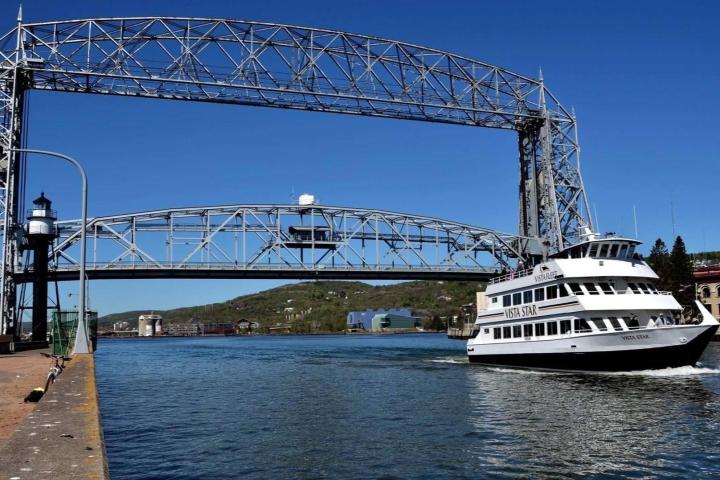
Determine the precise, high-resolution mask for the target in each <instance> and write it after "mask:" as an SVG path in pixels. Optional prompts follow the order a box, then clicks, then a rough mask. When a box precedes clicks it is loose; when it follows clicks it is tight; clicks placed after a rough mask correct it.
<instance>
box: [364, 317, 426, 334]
mask: <svg viewBox="0 0 720 480" xmlns="http://www.w3.org/2000/svg"><path fill="white" fill-rule="evenodd" d="M419 324H420V323H419V319H417V318H415V317H411V316H404V315H397V314H394V313H379V314H377V315H375V316H374V317H373V318H372V331H373V332H383V331H385V330H402V329H414V328H415V327H417V326H419Z"/></svg>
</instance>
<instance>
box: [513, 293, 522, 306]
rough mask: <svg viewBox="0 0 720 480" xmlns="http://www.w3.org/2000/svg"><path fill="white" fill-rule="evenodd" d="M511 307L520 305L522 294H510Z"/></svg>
mask: <svg viewBox="0 0 720 480" xmlns="http://www.w3.org/2000/svg"><path fill="white" fill-rule="evenodd" d="M512 298H513V305H520V304H521V303H522V293H520V292H515V293H513V294H512Z"/></svg>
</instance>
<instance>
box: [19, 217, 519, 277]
mask: <svg viewBox="0 0 720 480" xmlns="http://www.w3.org/2000/svg"><path fill="white" fill-rule="evenodd" d="M58 227H59V228H58V230H59V233H60V237H59V239H58V240H57V242H56V244H55V245H54V247H53V249H52V252H51V255H50V256H51V259H52V260H51V265H50V275H51V277H55V278H56V279H58V280H75V279H77V275H78V271H79V255H78V251H79V242H80V230H81V229H82V222H81V221H77V220H71V221H63V222H59V224H58ZM87 233H88V248H89V253H88V265H87V270H86V272H87V275H88V278H90V279H93V278H94V279H118V278H159V277H161V278H169V277H170V278H208V277H209V278H278V277H284V278H401V279H440V278H442V279H455V280H468V279H474V280H478V279H483V278H485V279H487V278H489V277H490V276H492V275H495V274H497V273H498V272H499V271H500V269H502V268H505V267H509V266H510V262H512V261H513V259H516V258H518V257H519V256H521V252H522V251H523V249H524V248H526V244H527V242H532V240H531V239H522V238H520V237H518V236H516V235H507V234H500V233H498V232H495V231H493V230H488V229H483V228H478V227H473V226H470V225H464V224H460V223H457V222H450V221H446V220H440V219H436V218H429V217H422V216H416V215H406V214H401V213H396V212H386V211H381V210H368V209H359V208H341V207H329V206H318V205H311V206H299V205H227V206H217V207H199V208H178V209H170V210H157V211H152V212H142V213H133V214H128V215H118V216H109V217H99V218H93V219H91V220H89V221H88V223H87ZM25 266H26V267H29V266H30V265H29V264H27V263H26V264H25ZM29 276H30V272H28V271H27V270H20V269H18V270H16V272H15V277H16V281H18V282H22V281H25V280H27V279H29Z"/></svg>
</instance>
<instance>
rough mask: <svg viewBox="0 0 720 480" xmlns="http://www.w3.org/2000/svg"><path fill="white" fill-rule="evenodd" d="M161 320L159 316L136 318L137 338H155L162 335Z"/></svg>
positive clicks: (150, 315)
mask: <svg viewBox="0 0 720 480" xmlns="http://www.w3.org/2000/svg"><path fill="white" fill-rule="evenodd" d="M162 322H163V318H162V317H161V316H160V315H154V314H148V315H140V317H139V318H138V336H139V337H157V336H160V335H162V334H163V328H162Z"/></svg>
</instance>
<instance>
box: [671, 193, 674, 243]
mask: <svg viewBox="0 0 720 480" xmlns="http://www.w3.org/2000/svg"><path fill="white" fill-rule="evenodd" d="M670 221H671V222H672V232H673V234H672V236H673V238H675V206H674V205H673V201H672V200H670Z"/></svg>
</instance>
